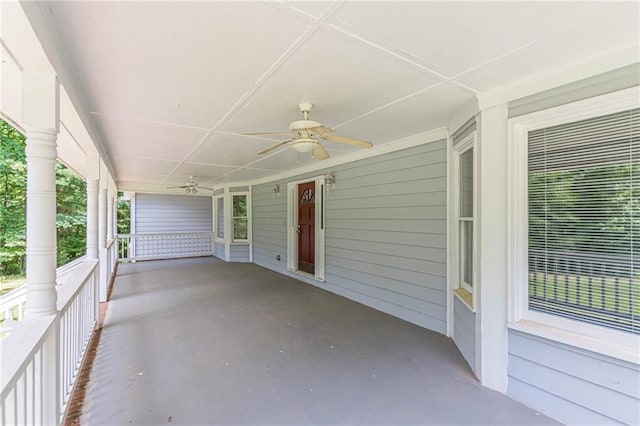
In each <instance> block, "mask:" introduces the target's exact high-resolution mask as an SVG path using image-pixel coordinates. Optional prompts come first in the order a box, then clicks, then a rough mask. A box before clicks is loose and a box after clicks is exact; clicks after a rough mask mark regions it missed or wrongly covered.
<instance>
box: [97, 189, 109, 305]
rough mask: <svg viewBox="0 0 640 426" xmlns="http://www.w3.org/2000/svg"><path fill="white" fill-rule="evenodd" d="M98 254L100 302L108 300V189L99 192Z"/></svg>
mask: <svg viewBox="0 0 640 426" xmlns="http://www.w3.org/2000/svg"><path fill="white" fill-rule="evenodd" d="M98 256H99V258H100V302H106V301H107V285H108V278H107V270H108V268H107V189H106V188H100V190H99V192H98Z"/></svg>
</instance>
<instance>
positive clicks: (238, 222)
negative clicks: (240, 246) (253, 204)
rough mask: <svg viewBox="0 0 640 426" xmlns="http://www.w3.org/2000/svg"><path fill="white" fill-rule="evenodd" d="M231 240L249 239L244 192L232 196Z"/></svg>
mask: <svg viewBox="0 0 640 426" xmlns="http://www.w3.org/2000/svg"><path fill="white" fill-rule="evenodd" d="M232 216H233V241H247V240H248V239H249V234H248V226H247V216H248V215H247V196H246V195H245V194H241V195H234V196H233V209H232Z"/></svg>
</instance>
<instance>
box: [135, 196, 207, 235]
mask: <svg viewBox="0 0 640 426" xmlns="http://www.w3.org/2000/svg"><path fill="white" fill-rule="evenodd" d="M211 207H212V204H211V198H210V197H192V196H188V195H161V194H136V211H135V215H136V217H135V222H136V233H138V234H144V233H172V232H212V229H213V216H212V208H211Z"/></svg>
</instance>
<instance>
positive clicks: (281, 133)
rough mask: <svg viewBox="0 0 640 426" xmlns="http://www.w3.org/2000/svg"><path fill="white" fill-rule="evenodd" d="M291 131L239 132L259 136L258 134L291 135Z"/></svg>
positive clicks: (244, 134)
mask: <svg viewBox="0 0 640 426" xmlns="http://www.w3.org/2000/svg"><path fill="white" fill-rule="evenodd" d="M292 134H293V133H291V132H258V133H241V135H243V136H259V135H292Z"/></svg>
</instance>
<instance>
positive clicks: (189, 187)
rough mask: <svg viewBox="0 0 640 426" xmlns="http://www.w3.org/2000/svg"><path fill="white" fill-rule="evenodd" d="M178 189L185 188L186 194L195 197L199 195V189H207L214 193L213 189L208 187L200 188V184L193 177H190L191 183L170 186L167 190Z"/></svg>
mask: <svg viewBox="0 0 640 426" xmlns="http://www.w3.org/2000/svg"><path fill="white" fill-rule="evenodd" d="M176 188H184V192H186V193H187V194H189V195H195V194H197V193H198V189H206V190H208V191H213V188H208V187H206V186H200V185H199V184H198V182H196V177H195V176H193V175H191V176H189V182H187V184H186V185H181V186H168V187H167V189H176Z"/></svg>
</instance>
